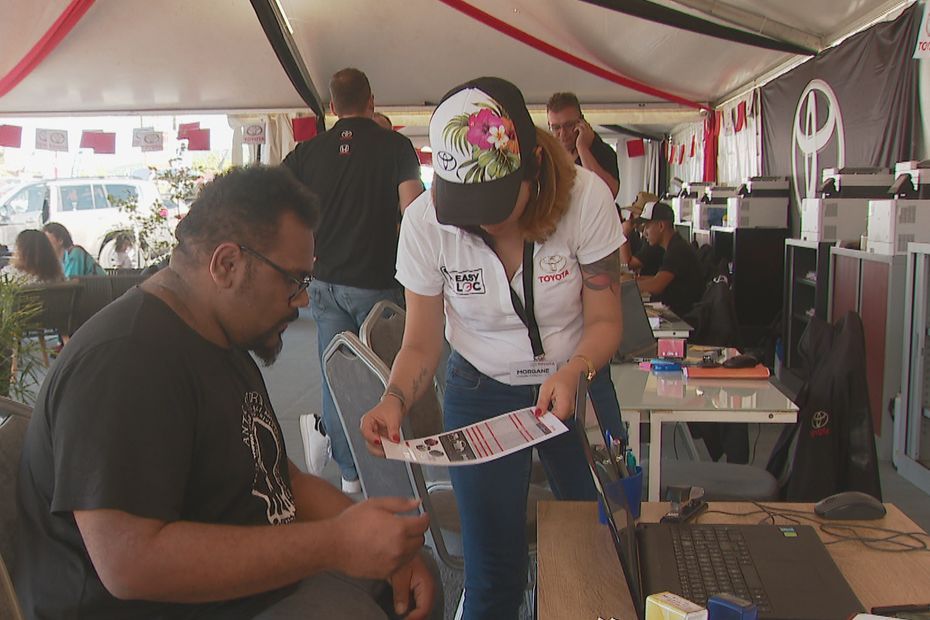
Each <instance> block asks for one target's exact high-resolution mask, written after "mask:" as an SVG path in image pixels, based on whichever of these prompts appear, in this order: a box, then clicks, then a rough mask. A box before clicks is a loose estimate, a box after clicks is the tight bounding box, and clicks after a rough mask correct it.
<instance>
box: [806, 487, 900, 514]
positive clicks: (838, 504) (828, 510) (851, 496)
mask: <svg viewBox="0 0 930 620" xmlns="http://www.w3.org/2000/svg"><path fill="white" fill-rule="evenodd" d="M814 512H815V513H817V514H818V515H820V516H821V517H823V518H824V519H834V520H837V521H870V520H872V519H881V518H882V517H884V516H885V506H884V505H882V503H881V502H880V501H878V500H877V499H875V498H874V497H872V496H871V495H869V494H867V493H860V492H859V491H843V492H842V493H837V494H836V495H831V496H830V497H826V498H824V499H822V500H820V501H819V502H817V504H816V505H815V506H814Z"/></svg>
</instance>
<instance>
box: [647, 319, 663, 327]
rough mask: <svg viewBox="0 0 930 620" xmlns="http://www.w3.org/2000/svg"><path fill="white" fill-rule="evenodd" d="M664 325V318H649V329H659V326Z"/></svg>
mask: <svg viewBox="0 0 930 620" xmlns="http://www.w3.org/2000/svg"><path fill="white" fill-rule="evenodd" d="M660 325H662V318H661V317H658V316H651V317H649V327H651V328H652V329H659V326H660Z"/></svg>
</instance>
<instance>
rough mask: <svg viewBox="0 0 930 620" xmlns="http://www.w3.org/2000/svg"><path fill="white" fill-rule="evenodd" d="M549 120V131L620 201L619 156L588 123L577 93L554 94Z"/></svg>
mask: <svg viewBox="0 0 930 620" xmlns="http://www.w3.org/2000/svg"><path fill="white" fill-rule="evenodd" d="M546 117H547V119H548V121H549V131H551V132H552V135H554V136H555V137H556V138H558V139H559V142H561V143H562V146H563V147H565V150H566V151H568V152H569V154H570V155H571V156H572V159H574V160H575V164H577V165H579V166H581V167H582V168H587V169H588V170H590V171H591V172H593V173H594V174H596V175H597V176H599V177H600V178H601V180H603V181H604V183H606V184H607V187H609V188H610V195H611V196H613V197H614V198H616V196H617V192H618V191H620V170H619V168H618V166H617V153H616V152H615V151H614V150H613V149H612V148H610V147H609V146H608V145H607V143H606V142H604V141H603V140H602V139H601V137H600V136H599V135H597V133H596V132H595V131H594V129H592V128H591V125H590V124H589V123H588V121H586V120H584V115H583V114H582V113H581V104H580V103H578V97H577V96H575V93H555V94H554V95H552V96H551V97H550V98H549V102H548V103H547V104H546Z"/></svg>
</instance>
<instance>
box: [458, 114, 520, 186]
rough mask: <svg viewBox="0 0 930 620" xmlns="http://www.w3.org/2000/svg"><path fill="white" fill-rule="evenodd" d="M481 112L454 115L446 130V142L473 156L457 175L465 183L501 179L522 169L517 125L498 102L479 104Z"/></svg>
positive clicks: (459, 167) (462, 165)
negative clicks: (514, 124) (515, 126)
mask: <svg viewBox="0 0 930 620" xmlns="http://www.w3.org/2000/svg"><path fill="white" fill-rule="evenodd" d="M476 105H477V107H478V108H479V110H478V111H477V112H473V113H471V114H468V113H463V114H459V115H457V116H453V117H452V118H451V119H450V120H449V122H448V123H446V126H445V127H444V128H443V130H442V137H443V140H445V141H447V142H449V143H451V144H452V146H453V147H454V148H455V149H456V150H458V151H460V152H462V153H470V155H471V157H470V158H469V159H468V160H467V161H464V162H462V163H461V164H459V166H458V168H457V169H456V173H457V175H458V176H459V178H460V179H462V181H463V182H465V183H482V182H484V181H493V180H495V179H500V178H502V177H505V176H507V175H509V174H512V173H513V172H516V171H517V170H519V168H520V144H519V142H518V141H517V133H516V130H515V129H514V126H513V122H512V121H511V120H510V118H508V116H507V114H506V113H505V112H504V111H503V109H502V108H501V107H500V106H499V105H497V104H496V103H494V104H492V103H478V104H476Z"/></svg>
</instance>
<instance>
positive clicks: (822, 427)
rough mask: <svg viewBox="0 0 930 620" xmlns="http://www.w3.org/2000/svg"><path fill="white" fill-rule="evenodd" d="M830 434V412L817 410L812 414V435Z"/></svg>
mask: <svg viewBox="0 0 930 620" xmlns="http://www.w3.org/2000/svg"><path fill="white" fill-rule="evenodd" d="M829 434H830V414H829V413H827V412H826V411H822V410H821V411H815V412H814V415H812V416H811V437H825V436H827V435H829Z"/></svg>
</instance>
